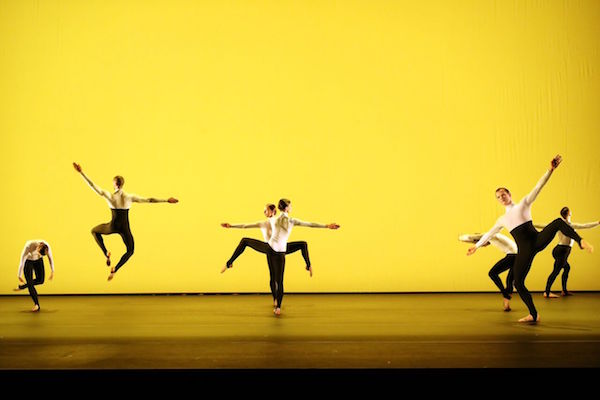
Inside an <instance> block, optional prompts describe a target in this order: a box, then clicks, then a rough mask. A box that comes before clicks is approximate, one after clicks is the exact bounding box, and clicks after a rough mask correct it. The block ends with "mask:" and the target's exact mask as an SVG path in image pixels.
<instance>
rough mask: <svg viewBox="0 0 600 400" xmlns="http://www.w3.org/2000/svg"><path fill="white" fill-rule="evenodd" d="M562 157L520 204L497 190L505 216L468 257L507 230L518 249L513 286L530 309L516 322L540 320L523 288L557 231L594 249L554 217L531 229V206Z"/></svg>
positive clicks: (506, 192) (500, 189)
mask: <svg viewBox="0 0 600 400" xmlns="http://www.w3.org/2000/svg"><path fill="white" fill-rule="evenodd" d="M561 161H562V158H561V156H560V155H557V156H556V157H555V158H553V159H552V161H551V162H550V169H549V170H548V171H547V172H546V173H545V174H544V176H542V178H541V179H540V180H539V182H538V183H537V185H536V186H535V187H534V188H533V190H532V191H531V193H529V194H528V195H527V196H525V197H524V198H523V199H522V200H521V201H520V202H519V203H517V204H515V203H513V201H512V196H511V194H510V191H509V190H508V189H506V188H498V189H496V198H497V199H498V201H499V202H500V203H501V204H502V205H503V206H504V207H505V208H506V213H505V214H504V215H503V216H501V217H500V218H498V220H497V221H496V224H495V225H494V226H493V227H492V229H490V230H489V231H488V232H487V233H486V234H485V235H483V237H482V238H481V239H479V241H478V242H477V244H475V246H474V247H471V248H469V251H468V252H467V255H469V256H470V255H472V254H474V253H475V251H476V250H477V249H478V248H479V247H481V246H482V245H484V244H485V243H487V242H488V241H489V240H490V237H492V236H493V235H495V234H496V233H498V232H500V230H501V229H502V227H506V228H507V229H508V230H510V234H511V235H512V236H513V238H514V239H515V242H516V243H517V247H518V253H517V257H516V259H515V263H514V265H513V274H514V278H515V287H516V288H517V292H518V293H519V296H521V299H522V300H523V302H524V303H525V304H526V305H527V308H528V309H529V315H527V316H526V317H524V318H521V319H520V320H519V322H537V321H539V320H540V317H539V315H538V313H537V310H536V309H535V306H534V304H533V299H532V298H531V294H530V293H529V290H527V288H526V287H525V278H526V277H527V274H528V273H529V269H530V268H531V263H532V262H533V259H534V257H535V255H536V254H537V253H538V252H540V251H542V250H543V249H544V248H546V246H548V244H550V242H551V241H552V239H553V238H554V236H555V235H556V232H558V231H561V232H562V233H563V234H565V235H566V236H568V237H570V238H571V239H574V240H575V241H576V242H577V243H578V244H579V247H580V248H582V249H584V248H585V249H586V250H588V251H589V252H592V251H593V247H592V246H591V245H590V244H589V243H587V242H586V241H585V240H583V239H582V238H581V237H580V236H579V235H578V234H577V232H575V230H573V228H571V227H570V226H569V225H568V224H567V223H566V222H565V221H564V220H562V219H561V218H557V219H556V220H554V221H552V223H551V224H549V225H548V226H546V227H545V228H544V229H543V230H542V231H541V232H538V231H536V230H535V228H534V227H533V222H532V220H531V205H532V204H533V202H534V201H535V199H536V197H537V196H538V194H539V193H540V190H542V188H543V187H544V185H545V184H546V182H548V179H550V176H551V175H552V172H554V170H555V169H556V168H557V167H558V166H559V164H560V162H561Z"/></svg>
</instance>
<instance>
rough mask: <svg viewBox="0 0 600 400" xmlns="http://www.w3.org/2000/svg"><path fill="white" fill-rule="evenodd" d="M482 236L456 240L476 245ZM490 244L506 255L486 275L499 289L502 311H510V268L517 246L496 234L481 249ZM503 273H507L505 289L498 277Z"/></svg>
mask: <svg viewBox="0 0 600 400" xmlns="http://www.w3.org/2000/svg"><path fill="white" fill-rule="evenodd" d="M482 236H483V234H481V233H472V234H464V235H460V236H459V237H458V240H460V241H461V242H467V243H477V242H478V241H479V239H481V237H482ZM490 244H492V245H494V246H495V247H497V248H498V249H499V250H500V251H502V252H503V253H504V254H506V257H504V258H503V259H501V260H500V261H498V262H497V263H496V264H495V265H494V266H493V267H492V269H490V272H489V273H488V275H489V277H490V279H491V280H492V281H493V282H494V284H495V285H496V286H497V287H498V289H500V293H502V297H503V298H504V299H503V301H504V311H510V299H511V298H512V293H513V271H512V266H513V264H514V262H515V259H516V257H517V244H516V243H515V242H514V241H513V240H511V239H510V238H509V237H507V236H504V235H503V234H501V233H497V234H495V235H494V236H492V237H491V238H490V240H489V241H488V242H487V243H486V244H484V245H483V247H485V246H489V245H490ZM504 271H508V276H507V277H506V288H505V287H504V285H503V284H502V280H501V279H500V276H499V275H500V274H501V273H502V272H504Z"/></svg>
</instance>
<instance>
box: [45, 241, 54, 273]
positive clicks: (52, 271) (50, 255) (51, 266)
mask: <svg viewBox="0 0 600 400" xmlns="http://www.w3.org/2000/svg"><path fill="white" fill-rule="evenodd" d="M44 243H45V244H46V246H48V261H49V262H50V276H49V277H48V279H49V280H52V278H54V258H53V257H52V249H51V248H50V245H49V244H48V242H44Z"/></svg>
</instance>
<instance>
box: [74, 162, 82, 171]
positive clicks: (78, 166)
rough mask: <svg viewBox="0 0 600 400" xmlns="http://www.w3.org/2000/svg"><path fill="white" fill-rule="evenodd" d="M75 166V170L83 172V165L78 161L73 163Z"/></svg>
mask: <svg viewBox="0 0 600 400" xmlns="http://www.w3.org/2000/svg"><path fill="white" fill-rule="evenodd" d="M73 168H75V171H77V172H81V165H79V164H77V163H73Z"/></svg>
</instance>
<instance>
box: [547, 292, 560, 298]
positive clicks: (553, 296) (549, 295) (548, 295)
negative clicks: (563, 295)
mask: <svg viewBox="0 0 600 400" xmlns="http://www.w3.org/2000/svg"><path fill="white" fill-rule="evenodd" d="M544 297H545V298H547V299H556V298H558V296H557V295H555V294H554V293H552V292H548V293H546V292H544Z"/></svg>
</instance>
